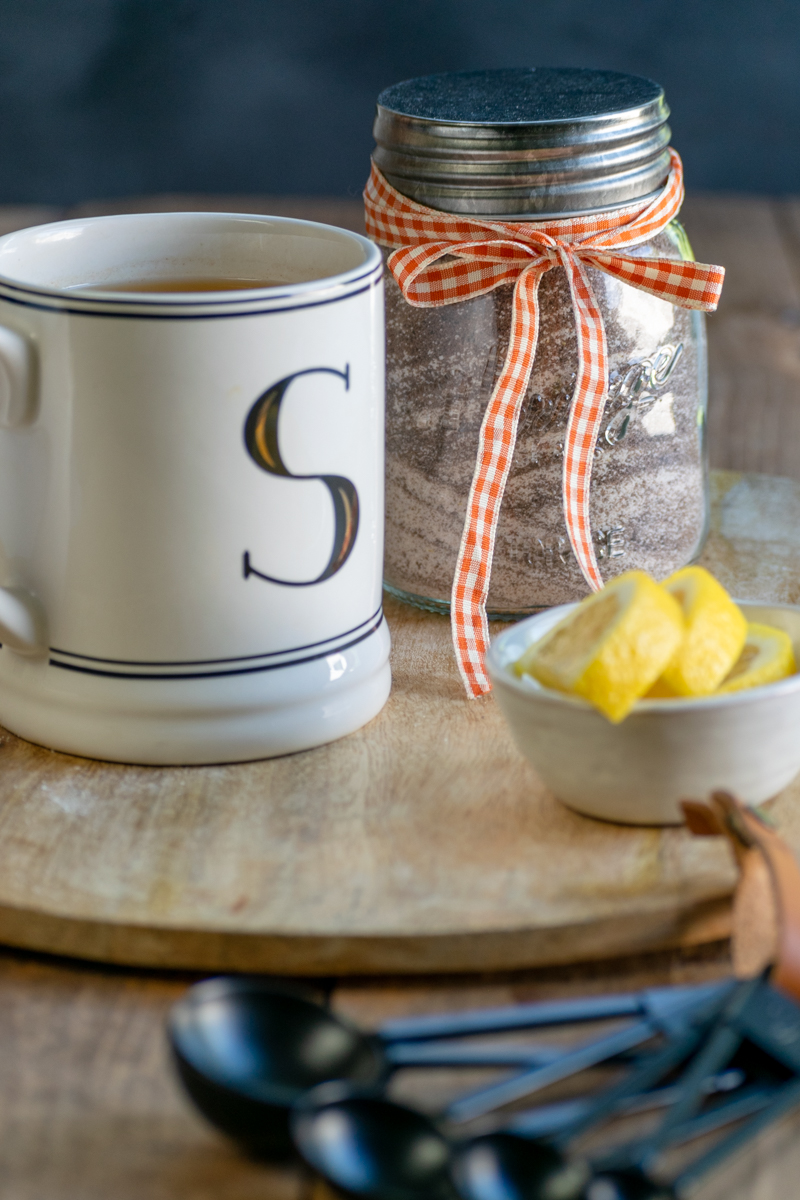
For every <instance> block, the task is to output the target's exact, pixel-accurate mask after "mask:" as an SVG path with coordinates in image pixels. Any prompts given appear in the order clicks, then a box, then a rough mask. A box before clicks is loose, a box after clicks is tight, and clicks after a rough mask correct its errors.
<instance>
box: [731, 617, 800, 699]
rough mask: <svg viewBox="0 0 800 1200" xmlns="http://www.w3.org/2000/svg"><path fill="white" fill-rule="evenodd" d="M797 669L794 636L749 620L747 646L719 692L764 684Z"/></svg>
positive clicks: (792, 673)
mask: <svg viewBox="0 0 800 1200" xmlns="http://www.w3.org/2000/svg"><path fill="white" fill-rule="evenodd" d="M796 670H797V667H796V666H795V661H794V651H793V649H792V639H791V638H790V637H789V635H788V633H784V632H783V630H782V629H773V628H772V626H771V625H755V624H750V625H748V626H747V640H746V641H745V644H744V649H743V650H742V653H741V654H740V655H739V658H738V659H737V661H736V663H735V665H734V667H733V670H732V671H731V672H730V674H729V675H728V676H727V677H726V678H725V679H724V680H723V681H722V684H721V685H720V687H719V688H718V689H717V693H718V694H721V693H722V692H740V691H742V690H743V689H744V688H754V687H761V686H762V684H765V683H774V682H775V680H776V679H785V678H786V676H787V675H794V673H795V671H796Z"/></svg>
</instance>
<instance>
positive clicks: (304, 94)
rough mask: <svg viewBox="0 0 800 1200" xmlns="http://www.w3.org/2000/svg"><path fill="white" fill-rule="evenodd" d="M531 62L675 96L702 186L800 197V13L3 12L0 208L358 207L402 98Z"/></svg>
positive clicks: (251, 0) (160, 3)
mask: <svg viewBox="0 0 800 1200" xmlns="http://www.w3.org/2000/svg"><path fill="white" fill-rule="evenodd" d="M530 65H553V66H583V67H608V68H613V69H616V70H623V71H631V72H634V73H637V74H641V75H649V76H650V77H651V78H653V79H656V80H658V81H659V82H660V83H662V84H663V85H664V87H665V89H666V94H667V100H668V102H669V104H670V106H671V108H672V111H673V117H672V122H671V124H672V129H673V144H674V145H675V146H676V147H677V148H678V149H679V150H680V151H681V153H682V155H683V158H684V161H685V164H686V170H687V182H688V184H689V186H690V187H691V188H694V189H711V188H723V189H732V190H740V191H750V192H772V193H785V192H800V0H0V203H6V204H9V203H45V204H72V203H76V202H79V201H81V200H84V199H87V198H89V197H96V198H104V197H108V198H110V197H114V196H120V195H130V194H142V193H158V192H216V193H224V192H235V193H265V192H266V193H283V194H292V193H295V194H296V193H304V192H308V193H318V194H329V195H341V196H347V195H351V196H352V195H356V194H358V193H359V192H360V190H361V187H362V185H363V182H364V180H365V177H366V174H367V170H368V157H369V152H370V148H371V145H372V139H371V133H370V130H371V123H372V115H373V108H374V103H375V98H376V96H377V94H378V92H379V91H380V90H381V89H382V88H384V87H386V86H387V85H388V84H390V83H394V82H397V81H398V80H401V79H405V78H409V77H410V76H413V75H423V74H428V73H430V72H435V71H446V70H461V69H467V68H477V67H500V66H530Z"/></svg>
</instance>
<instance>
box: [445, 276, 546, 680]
mask: <svg viewBox="0 0 800 1200" xmlns="http://www.w3.org/2000/svg"><path fill="white" fill-rule="evenodd" d="M551 265H552V264H551V263H549V262H545V263H536V264H534V265H532V266H530V267H528V268H527V269H526V270H525V271H523V272H522V273H521V274H520V275H519V276H518V278H517V281H516V283H515V285H514V297H513V302H512V321H511V335H510V337H509V342H508V351H507V353H506V360H505V362H504V364H503V369H502V371H501V373H500V377H499V379H498V380H497V383H496V384H495V386H494V390H493V391H492V394H491V396H490V398H489V403H488V404H487V406H486V412H485V413H484V416H483V422H482V424H481V432H480V440H479V443H478V461H477V464H476V467H475V472H474V474H473V477H472V484H471V486H470V490H469V500H468V501H467V514H466V518H465V521H464V531H463V533H462V535H461V546H460V549H459V552H458V562H457V565H456V572H455V577H454V579H453V590H452V593H451V596H450V626H451V632H452V636H453V646H454V648H455V652H456V661H457V662H458V669H459V672H460V673H461V678H462V680H463V681H464V687H465V688H466V690H467V694H468V695H469V696H470V698H472V699H475V698H476V697H477V696H480V695H482V694H483V693H484V692H489V691H491V689H492V685H491V682H490V680H489V677H488V675H487V674H486V668H485V666H484V656H485V654H486V651H487V650H488V648H489V625H488V621H487V619H486V599H487V596H488V594H489V579H490V576H491V570H492V558H493V556H494V540H495V532H496V530H497V520H498V517H499V515H500V506H501V504H502V501H503V492H504V491H505V486H506V480H507V479H508V472H509V469H510V467H511V460H512V457H513V455H514V444H515V442H516V439H517V424H518V422H519V413H520V408H521V407H522V401H523V400H524V398H525V393H526V392H527V390H528V382H529V380H530V376H531V369H532V368H533V360H534V358H535V357H536V342H537V339H538V336H539V306H538V299H537V297H538V291H539V283H540V281H541V279H542V276H543V275H544V274H545V272H546V271H548V270H549V269H550V266H551Z"/></svg>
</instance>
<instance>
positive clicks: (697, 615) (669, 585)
mask: <svg viewBox="0 0 800 1200" xmlns="http://www.w3.org/2000/svg"><path fill="white" fill-rule="evenodd" d="M661 586H662V587H663V588H664V590H665V591H666V592H668V593H669V594H670V595H671V596H673V597H674V598H675V599H676V600H677V601H678V603H679V604H680V606H681V609H682V610H683V617H684V620H685V622H686V636H685V637H684V639H683V642H682V643H681V646H680V648H679V649H678V652H677V653H676V655H675V657H674V658H673V659H672V661H671V662H670V664H669V665H668V667H667V668H666V670H665V671H664V676H663V682H664V684H665V685H666V686H667V687H668V688H671V689H672V691H673V692H675V693H676V694H677V695H679V696H708V695H710V694H711V692H714V691H716V690H717V688H718V687H719V685H720V684H721V683H722V681H723V679H724V678H725V676H726V675H727V674H728V672H729V671H730V670H731V668H732V667H733V664H734V663H735V662H736V660H737V658H738V657H739V655H740V654H741V652H742V647H743V646H744V640H745V637H746V636H747V621H746V619H745V616H744V614H743V613H742V611H741V609H740V608H738V607H737V605H735V604H734V602H733V600H731V598H730V596H729V595H728V593H727V592H726V591H725V588H724V587H723V586H722V584H721V583H718V582H717V580H716V579H715V578H714V576H713V575H711V574H710V573H709V572H708V571H706V570H705V568H704V567H684V568H683V570H681V571H676V572H675V574H674V575H670V577H669V579H665V580H664V583H663V584H662V585H661Z"/></svg>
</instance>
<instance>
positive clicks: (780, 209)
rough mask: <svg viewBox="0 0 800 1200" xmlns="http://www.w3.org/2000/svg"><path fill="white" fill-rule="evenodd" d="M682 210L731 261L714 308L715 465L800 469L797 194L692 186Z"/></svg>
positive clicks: (711, 427)
mask: <svg viewBox="0 0 800 1200" xmlns="http://www.w3.org/2000/svg"><path fill="white" fill-rule="evenodd" d="M681 220H682V221H683V222H684V224H685V225H686V229H687V231H688V233H689V238H690V240H691V242H692V245H693V247H694V251H695V254H696V256H697V258H698V259H699V260H700V261H701V262H712V263H719V264H721V265H722V266H724V267H725V269H726V275H725V286H724V287H723V289H722V299H721V301H720V306H719V310H718V311H717V312H716V313H714V314H712V315H711V316H709V318H708V352H709V419H708V435H709V449H710V455H711V465H712V466H715V467H720V468H727V469H731V470H738V471H757V472H764V473H766V474H770V475H783V476H788V477H790V478H793V479H800V453H799V452H798V446H800V241H798V238H797V229H798V225H797V203H796V202H791V201H778V200H770V199H768V198H766V197H756V196H717V195H707V196H702V195H694V196H693V195H691V194H690V195H689V196H688V197H687V199H686V203H685V204H684V208H683V212H682V214H681Z"/></svg>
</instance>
